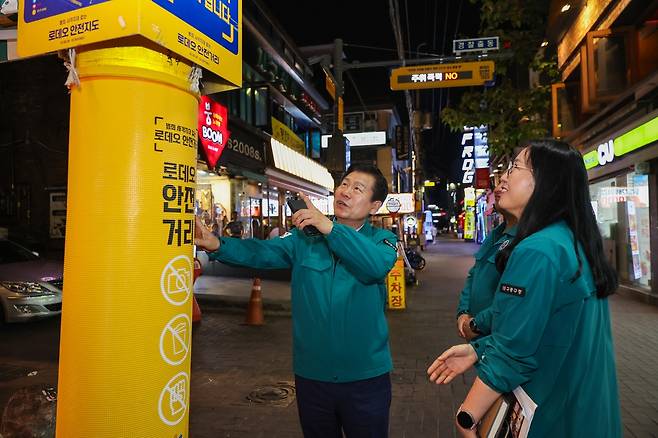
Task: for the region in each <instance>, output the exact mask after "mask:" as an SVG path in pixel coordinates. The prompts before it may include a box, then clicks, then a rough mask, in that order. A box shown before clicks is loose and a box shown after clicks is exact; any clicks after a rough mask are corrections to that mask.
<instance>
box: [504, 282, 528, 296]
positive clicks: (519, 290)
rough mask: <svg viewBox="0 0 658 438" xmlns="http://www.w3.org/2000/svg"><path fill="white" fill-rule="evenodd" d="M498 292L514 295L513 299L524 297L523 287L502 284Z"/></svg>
mask: <svg viewBox="0 0 658 438" xmlns="http://www.w3.org/2000/svg"><path fill="white" fill-rule="evenodd" d="M500 291H501V292H503V293H506V294H508V295H514V296H515V297H525V287H519V286H513V285H511V284H505V283H502V284H501V285H500Z"/></svg>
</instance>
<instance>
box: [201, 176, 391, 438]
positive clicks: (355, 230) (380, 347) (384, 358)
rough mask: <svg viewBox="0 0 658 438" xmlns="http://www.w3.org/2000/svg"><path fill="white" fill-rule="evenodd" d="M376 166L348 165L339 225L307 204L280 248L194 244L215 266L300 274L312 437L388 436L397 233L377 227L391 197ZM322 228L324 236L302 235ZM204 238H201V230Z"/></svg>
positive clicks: (296, 317)
mask: <svg viewBox="0 0 658 438" xmlns="http://www.w3.org/2000/svg"><path fill="white" fill-rule="evenodd" d="M387 191H388V190H387V183H386V179H385V178H384V176H383V175H382V174H381V172H380V171H379V170H378V169H377V168H376V167H374V166H352V167H350V168H349V169H348V170H347V172H346V174H345V176H344V177H343V179H342V181H341V183H340V184H339V186H338V187H337V188H336V190H335V197H334V211H335V215H336V220H335V222H332V221H331V220H329V219H328V218H327V217H325V216H324V215H323V214H322V213H321V212H320V211H318V210H317V209H316V208H315V207H313V205H312V204H311V202H310V201H309V200H308V198H306V197H303V199H304V200H305V201H306V205H307V207H308V208H307V209H303V210H300V211H298V212H296V213H295V214H294V215H293V218H292V219H293V224H294V225H295V226H296V229H294V230H293V231H292V232H291V233H287V234H286V235H284V236H282V237H280V238H275V239H272V240H255V239H247V240H240V239H233V238H229V237H222V238H221V244H220V242H219V241H218V240H217V239H216V238H214V236H212V235H211V234H209V232H208V231H207V230H205V228H202V227H199V225H198V224H197V227H199V231H201V232H202V233H203V236H202V237H201V238H197V239H195V243H196V244H197V245H199V246H201V247H203V248H204V249H206V250H209V251H212V253H211V254H210V258H211V259H212V260H219V261H221V262H223V263H227V264H231V265H237V266H249V267H252V268H256V269H282V268H292V282H291V292H292V322H293V368H294V372H295V382H296V387H297V404H298V409H299V417H300V422H301V425H302V430H303V432H304V436H306V437H331V438H335V437H337V436H342V432H344V433H345V434H346V436H347V437H360V436H377V437H385V436H387V435H388V417H389V407H390V401H391V383H390V376H389V372H390V371H391V369H392V360H391V353H390V350H389V343H388V325H387V322H386V317H385V313H384V310H385V304H386V288H385V284H384V280H385V278H386V275H387V273H388V272H389V271H390V270H391V268H392V267H393V265H394V263H395V261H396V259H397V249H396V243H397V240H396V237H395V235H394V234H393V233H391V232H389V231H386V230H381V229H376V228H373V227H372V226H371V225H370V223H369V222H368V220H367V219H368V217H369V215H371V214H375V213H376V212H377V210H378V209H379V208H380V207H381V205H382V203H383V201H384V200H385V198H386V195H387ZM311 225H312V226H315V227H316V228H317V229H318V230H319V231H320V233H321V235H320V236H307V235H305V233H304V232H303V229H304V228H305V227H307V226H311ZM197 236H198V232H197Z"/></svg>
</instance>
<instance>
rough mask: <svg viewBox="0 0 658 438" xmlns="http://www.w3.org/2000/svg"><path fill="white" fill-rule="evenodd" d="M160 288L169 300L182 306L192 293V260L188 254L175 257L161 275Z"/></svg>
mask: <svg viewBox="0 0 658 438" xmlns="http://www.w3.org/2000/svg"><path fill="white" fill-rule="evenodd" d="M160 290H161V291H162V295H163V296H164V297H165V299H166V300H167V301H169V302H170V303H171V304H173V305H175V306H182V305H183V304H185V303H186V302H187V300H188V299H189V298H190V295H191V294H192V260H190V258H189V257H188V256H184V255H180V256H178V257H174V258H173V259H172V260H171V261H170V262H169V263H167V266H165V268H164V270H163V271H162V275H161V276H160Z"/></svg>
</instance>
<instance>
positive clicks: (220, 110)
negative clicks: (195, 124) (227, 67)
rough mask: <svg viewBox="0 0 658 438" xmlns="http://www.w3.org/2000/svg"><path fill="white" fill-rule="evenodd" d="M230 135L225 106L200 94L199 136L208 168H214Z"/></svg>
mask: <svg viewBox="0 0 658 438" xmlns="http://www.w3.org/2000/svg"><path fill="white" fill-rule="evenodd" d="M230 135H231V133H230V132H229V130H228V116H227V110H226V107H225V106H223V105H220V104H219V103H217V102H215V101H214V100H212V99H211V98H209V97H208V96H201V101H200V102H199V137H200V138H201V145H202V146H203V150H204V151H205V153H206V159H207V161H208V168H209V169H214V168H215V165H216V164H217V160H219V157H220V156H221V155H222V152H224V147H225V146H226V143H227V142H228V139H229V136H230Z"/></svg>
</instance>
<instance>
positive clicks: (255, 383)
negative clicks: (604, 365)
mask: <svg viewBox="0 0 658 438" xmlns="http://www.w3.org/2000/svg"><path fill="white" fill-rule="evenodd" d="M476 248H477V247H476V246H475V245H473V244H467V243H462V242H459V241H454V240H450V241H441V242H439V243H438V244H437V245H430V247H429V248H428V251H426V252H425V253H424V255H425V256H426V258H427V261H428V263H427V268H426V269H425V271H423V272H421V273H420V274H419V279H420V282H421V283H420V286H418V287H415V288H410V289H408V297H407V299H408V306H409V307H408V309H406V310H404V311H397V312H395V311H390V312H389V313H388V320H389V325H390V334H391V349H392V353H393V358H394V365H395V370H394V372H393V374H392V379H393V402H392V406H391V425H390V432H391V434H390V436H391V438H400V437H404V438H424V437H455V436H456V434H455V430H454V427H453V415H454V412H455V411H456V409H457V407H458V406H459V404H460V403H461V401H462V400H463V398H464V396H465V393H466V391H467V389H468V387H469V386H470V383H471V382H472V379H473V377H474V374H473V373H472V372H471V373H469V374H467V375H466V376H463V377H462V378H460V379H458V380H457V381H455V382H453V384H451V385H449V386H441V387H437V386H435V385H433V384H430V383H429V382H428V380H427V376H426V373H425V370H426V368H427V366H428V365H429V363H431V361H433V360H434V358H435V357H436V356H437V355H438V354H439V353H440V352H441V351H443V349H445V348H446V347H448V346H450V345H453V344H455V343H458V342H459V338H458V337H457V336H456V334H455V328H454V309H455V308H456V304H457V300H458V295H457V293H458V291H459V290H460V288H461V285H462V283H463V280H464V277H465V275H466V272H467V270H468V268H469V267H470V264H471V263H472V258H471V257H472V254H473V252H474V251H475V250H476ZM206 280H207V281H208V282H207V283H206V284H205V285H204V286H203V287H202V288H201V289H205V290H206V291H207V292H206V295H208V294H209V292H213V293H214V294H215V295H217V296H220V297H221V296H222V295H226V296H229V297H232V299H237V300H241V301H243V302H244V303H246V301H247V300H248V296H249V293H250V290H251V281H250V280H225V279H216V280H211V279H206ZM213 281H214V283H212V282H213ZM212 284H214V285H216V286H218V289H216V290H214V291H211V290H210V289H211V288H212V287H213V286H212ZM233 287H234V288H235V289H232V288H233ZM197 292H198V293H199V292H201V290H198V291H197ZM263 297H264V300H268V299H270V300H279V301H281V302H283V301H285V300H289V289H288V284H287V283H286V282H271V281H264V282H263ZM205 308H206V307H205V304H203V303H202V309H205ZM611 308H612V313H613V330H614V337H615V345H616V349H617V365H618V375H619V381H620V384H619V386H620V395H621V401H622V416H623V422H624V431H625V436H627V437H637V438H644V437H658V367H656V365H655V364H656V363H657V362H658V308H656V307H652V306H648V305H646V304H641V303H638V302H635V301H632V300H631V299H629V298H626V297H623V296H614V297H613V298H612V299H611ZM216 310H217V306H215V307H213V309H212V310H210V309H208V311H207V312H206V314H204V321H203V322H202V324H201V326H200V327H199V328H198V329H197V332H196V334H195V335H196V336H195V338H194V348H193V357H192V366H193V373H192V400H191V403H192V405H191V411H190V432H191V436H192V437H195V438H196V437H208V438H210V437H213V438H214V437H250V438H251V437H267V438H270V437H301V433H300V431H299V426H298V420H297V412H296V406H295V403H291V404H290V405H288V406H287V407H276V406H271V405H266V404H256V403H252V402H249V401H248V400H247V396H248V394H249V393H250V392H251V391H252V390H254V389H255V388H257V387H261V386H265V385H275V384H277V383H278V382H291V381H292V380H293V375H292V372H291V354H292V353H291V322H290V319H289V318H288V317H282V316H270V315H266V325H265V326H263V327H245V326H241V325H240V324H241V322H242V318H243V315H235V314H225V313H217V312H216ZM593 365H594V364H593Z"/></svg>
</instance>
